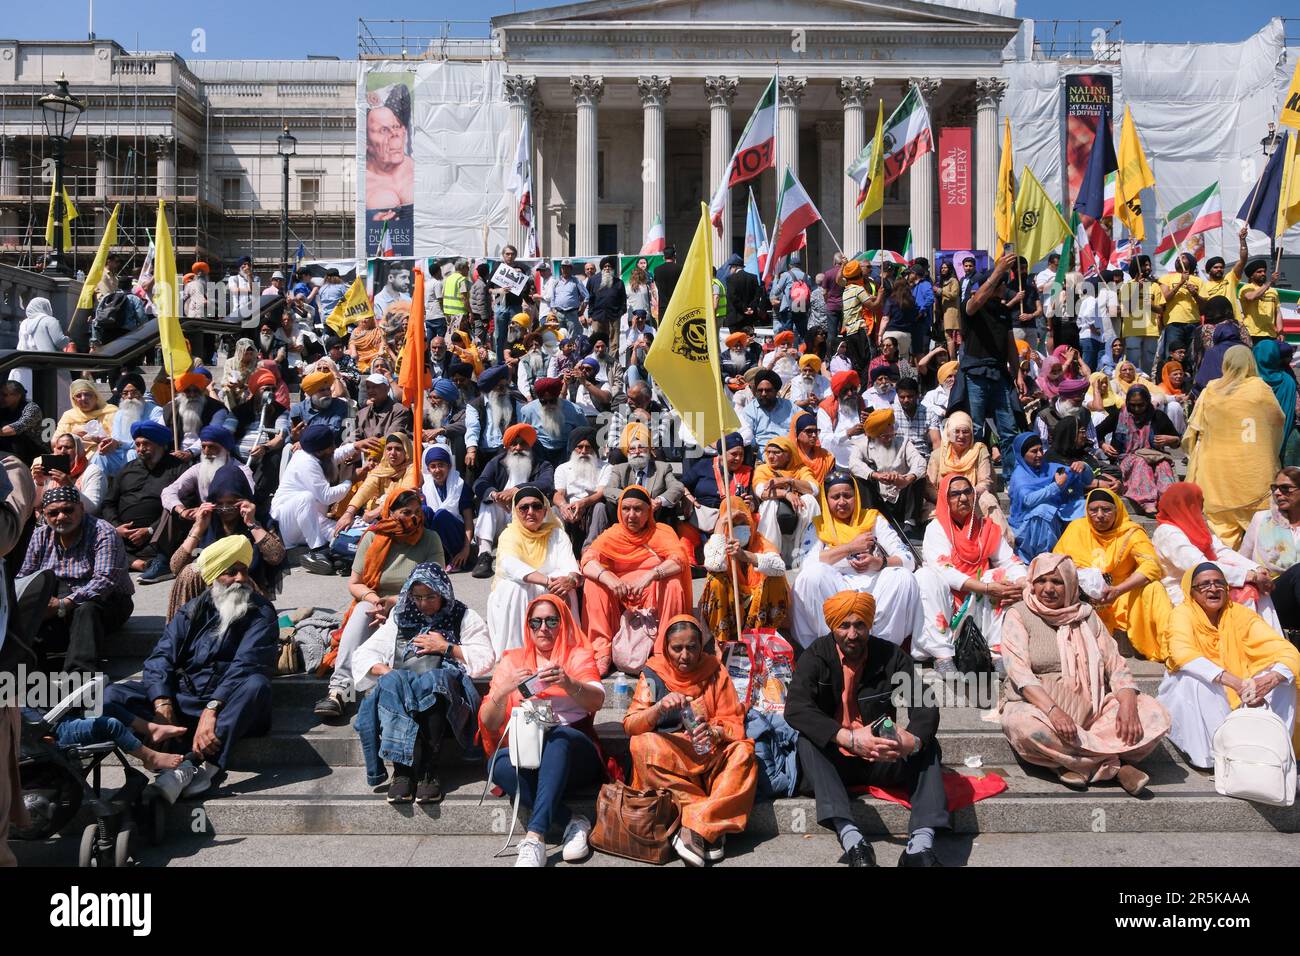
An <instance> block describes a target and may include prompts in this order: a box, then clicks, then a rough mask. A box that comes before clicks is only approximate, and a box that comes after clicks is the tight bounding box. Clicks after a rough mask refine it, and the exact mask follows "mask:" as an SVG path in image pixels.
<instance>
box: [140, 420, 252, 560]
mask: <svg viewBox="0 0 1300 956" xmlns="http://www.w3.org/2000/svg"><path fill="white" fill-rule="evenodd" d="M199 442H200V444H199V449H200V454H199V460H198V461H197V462H195V463H194V464H192V465H190V467H188V468H186V469H185V470H184V471H183V472H181V474H180V475H179V476H178V477H177V478H176V480H175V481H173V482H172V483H171V484H170V485H168V486H167V487H166V488H164V489H163V490H162V506H163V512H164V513H163V518H162V521H161V522H160V523H159V536H160V537H164V538H167V539H168V540H176V541H182V540H184V538H185V535H187V534H189V532H190V529H191V527H193V524H194V519H195V518H197V517H198V515H199V507H200V506H201V505H202V504H203V502H205V501H207V500H208V488H209V487H210V486H211V485H212V479H213V478H214V477H215V476H216V474H217V472H218V471H219V470H220V468H221V466H222V465H224V464H226V463H227V462H229V461H234V463H235V464H236V465H237V466H238V467H239V470H240V471H242V472H243V473H244V477H245V478H247V479H248V487H250V488H252V487H253V472H252V471H251V470H249V467H248V466H247V465H245V464H244V463H243V462H241V461H239V460H238V459H236V458H235V457H234V455H235V449H236V447H237V443H236V440H235V436H234V435H233V434H232V433H231V432H230V431H229V430H228V429H226V428H223V427H222V426H220V425H209V426H207V427H206V428H204V429H202V430H200V431H199ZM155 580H159V579H157V578H150V580H147V581H146V580H145V576H141V578H140V583H142V584H152V583H153V582H154V581H155Z"/></svg>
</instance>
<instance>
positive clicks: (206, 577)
mask: <svg viewBox="0 0 1300 956" xmlns="http://www.w3.org/2000/svg"><path fill="white" fill-rule="evenodd" d="M252 563H253V542H252V541H249V540H248V538H246V537H244V536H243V535H242V534H232V535H228V536H227V537H224V538H222V539H221V540H219V541H217V542H215V543H214V544H210V545H208V546H207V547H206V548H204V549H203V551H202V553H200V554H199V575H200V576H201V577H202V578H203V583H204V584H206V585H208V586H209V587H211V586H212V582H213V581H215V580H216V579H217V577H218V576H219V575H222V574H225V573H226V572H227V571H228V570H230V568H231V566H232V565H235V564H242V565H244V567H248V566H249V565H250V564H252Z"/></svg>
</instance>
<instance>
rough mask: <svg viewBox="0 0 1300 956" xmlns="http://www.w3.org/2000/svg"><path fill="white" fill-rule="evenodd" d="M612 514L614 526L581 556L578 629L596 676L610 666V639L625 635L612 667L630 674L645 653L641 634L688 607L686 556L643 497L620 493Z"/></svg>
mask: <svg viewBox="0 0 1300 956" xmlns="http://www.w3.org/2000/svg"><path fill="white" fill-rule="evenodd" d="M617 512H618V524H617V525H615V526H613V527H612V528H608V529H606V530H605V531H602V532H601V533H600V535H599V536H598V537H597V538H596V540H595V541H593V542H592V543H591V544H590V546H588V548H587V550H586V551H584V552H583V555H582V573H583V575H584V576H585V577H586V579H587V582H588V583H587V586H586V587H585V588H584V589H583V615H584V617H583V624H584V626H585V630H586V631H587V635H588V636H589V638H590V639H591V648H592V652H593V653H594V654H595V656H596V664H597V665H598V666H599V668H600V672H601V674H605V673H607V672H608V671H609V668H610V665H611V663H614V658H613V655H614V636H615V635H616V634H622V635H625V636H629V641H628V646H627V647H626V648H625V647H622V646H621V647H620V648H619V651H620V658H622V659H621V660H620V661H619V662H618V663H619V664H620V666H621V667H624V668H626V669H627V670H628V671H629V672H630V673H635V672H636V670H637V668H638V667H639V666H640V664H641V662H642V661H644V660H645V657H646V656H648V655H649V653H650V647H649V644H651V643H653V638H652V637H651V639H650V640H647V639H646V637H647V634H649V635H653V634H654V633H657V632H658V623H659V621H662V620H665V619H667V618H670V617H673V616H674V615H677V614H683V613H685V612H686V611H687V610H688V609H689V608H690V606H691V558H690V554H689V552H688V550H687V548H686V546H685V544H684V543H683V542H682V539H681V538H679V537H677V534H676V532H674V531H673V530H672V529H671V528H669V527H668V526H666V525H661V524H658V523H657V522H656V521H655V518H654V505H653V504H652V503H651V501H650V495H649V493H648V492H647V491H646V490H645V489H644V488H642V487H641V486H640V485H631V486H629V487H628V488H625V489H624V490H623V493H622V494H620V495H619V496H618V508H617ZM637 657H639V658H640V660H636V659H635V658H637ZM632 665H635V666H632Z"/></svg>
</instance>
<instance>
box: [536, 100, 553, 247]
mask: <svg viewBox="0 0 1300 956" xmlns="http://www.w3.org/2000/svg"><path fill="white" fill-rule="evenodd" d="M532 110H533V112H532V120H533V206H534V207H535V208H534V210H533V216H534V221H535V222H536V224H537V244H538V246H540V247H541V250H542V254H543V255H545V254H546V252H547V250H549V249H551V248H553V240H552V234H551V232H550V226H549V223H548V221H547V219H548V214H549V206H548V203H549V202H550V189H549V188H548V187H549V185H550V183H549V180H548V179H547V175H546V133H547V130H548V129H549V128H550V125H551V114H550V113H547V112H545V111H544V110H542V108H541V104H539V103H538V102H537V101H536V100H534V101H533V106H532Z"/></svg>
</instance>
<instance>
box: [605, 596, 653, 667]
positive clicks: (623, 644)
mask: <svg viewBox="0 0 1300 956" xmlns="http://www.w3.org/2000/svg"><path fill="white" fill-rule="evenodd" d="M658 630H659V618H658V612H657V611H656V610H654V609H652V608H630V609H628V610H626V611H624V612H623V616H622V618H621V620H620V621H619V625H618V632H617V633H616V634H615V635H614V639H613V641H611V642H610V657H611V658H612V659H613V661H614V666H615V667H617V668H618V669H619V670H621V671H622V672H623V673H624V674H627V675H628V676H630V677H635V676H637V675H638V674H640V673H641V668H642V667H643V666H644V665H645V662H646V660H647V659H648V658H649V657H650V652H651V651H653V650H654V646H655V637H656V636H657V634H658Z"/></svg>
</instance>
